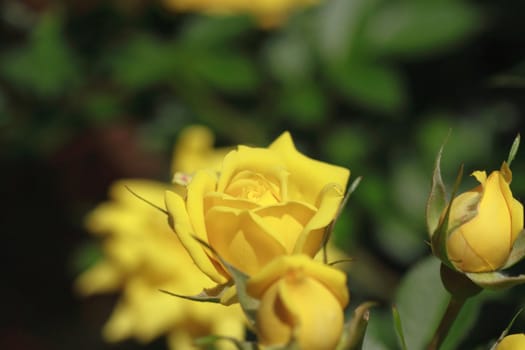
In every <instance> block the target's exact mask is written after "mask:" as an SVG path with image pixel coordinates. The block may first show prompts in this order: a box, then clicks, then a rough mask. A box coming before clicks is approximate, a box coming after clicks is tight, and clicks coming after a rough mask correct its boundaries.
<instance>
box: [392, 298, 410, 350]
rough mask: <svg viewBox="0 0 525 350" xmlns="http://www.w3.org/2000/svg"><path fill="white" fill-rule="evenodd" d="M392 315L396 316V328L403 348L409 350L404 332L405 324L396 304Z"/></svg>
mask: <svg viewBox="0 0 525 350" xmlns="http://www.w3.org/2000/svg"><path fill="white" fill-rule="evenodd" d="M392 317H393V318H394V328H395V330H396V334H397V336H398V338H399V343H400V345H401V349H402V350H407V343H406V340H405V334H404V333H403V325H402V323H401V316H400V315H399V311H398V310H397V308H396V307H395V306H393V307H392Z"/></svg>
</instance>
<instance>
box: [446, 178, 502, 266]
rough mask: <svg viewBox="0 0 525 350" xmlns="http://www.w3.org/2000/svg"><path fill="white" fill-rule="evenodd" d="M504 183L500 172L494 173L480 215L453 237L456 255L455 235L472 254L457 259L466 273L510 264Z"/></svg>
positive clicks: (487, 183)
mask: <svg viewBox="0 0 525 350" xmlns="http://www.w3.org/2000/svg"><path fill="white" fill-rule="evenodd" d="M500 180H501V181H504V180H503V179H502V178H501V176H500V174H499V172H493V173H492V174H491V175H490V176H489V177H488V178H487V180H486V182H485V184H484V188H483V194H482V198H481V201H480V202H479V204H478V214H477V215H476V216H475V217H474V218H473V219H472V220H470V221H468V222H466V223H465V224H463V225H462V226H461V227H460V229H458V230H456V231H455V232H453V233H452V234H451V236H450V237H449V242H447V251H449V252H452V251H454V248H453V247H452V245H453V242H454V238H453V237H454V236H455V235H458V234H460V235H462V236H463V238H464V240H465V242H466V247H467V248H465V252H468V254H467V255H464V256H459V257H455V258H456V259H458V260H460V261H459V264H461V265H460V266H461V267H460V268H461V270H463V271H466V272H486V271H494V270H496V269H498V268H499V267H501V266H502V265H503V264H504V263H505V261H506V260H507V257H508V254H509V252H510V246H509V241H510V239H511V219H510V213H509V211H508V208H507V204H506V201H505V197H504V196H503V193H502V191H501V186H500ZM469 250H471V251H472V252H469ZM463 254H465V253H463ZM449 255H451V254H449ZM452 255H453V254H452ZM452 255H451V256H452ZM471 255H475V256H478V257H479V258H480V259H481V260H482V261H484V264H480V262H479V259H472V260H469V259H470V258H469V256H471ZM451 258H452V257H451ZM452 259H454V258H452Z"/></svg>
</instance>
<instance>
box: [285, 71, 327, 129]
mask: <svg viewBox="0 0 525 350" xmlns="http://www.w3.org/2000/svg"><path fill="white" fill-rule="evenodd" d="M279 110H280V113H282V114H283V115H284V116H285V117H286V119H288V120H290V121H291V122H293V123H294V125H296V126H297V127H304V128H312V127H315V126H318V125H320V124H322V122H323V121H325V119H326V115H327V113H326V100H325V96H324V95H323V91H321V89H320V88H319V87H318V86H317V85H316V84H314V83H313V82H306V81H305V82H303V84H299V85H294V86H289V87H287V88H285V90H284V91H283V93H282V94H281V102H280V103H279Z"/></svg>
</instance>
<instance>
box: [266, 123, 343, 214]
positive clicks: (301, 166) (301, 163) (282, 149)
mask: <svg viewBox="0 0 525 350" xmlns="http://www.w3.org/2000/svg"><path fill="white" fill-rule="evenodd" d="M268 148H269V149H271V150H272V151H274V152H275V154H277V155H278V156H279V157H281V158H282V159H284V162H285V164H286V169H287V170H288V171H289V172H290V177H289V178H288V195H289V198H290V199H304V200H305V201H306V202H308V203H312V204H313V203H317V202H318V197H319V195H320V193H321V191H322V190H323V188H324V186H325V185H326V184H328V183H335V184H337V185H338V186H339V187H340V188H343V189H346V184H347V182H348V178H349V177H350V170H348V169H346V168H343V167H339V166H335V165H331V164H328V163H324V162H321V161H318V160H314V159H311V158H308V157H306V156H305V155H303V154H301V153H299V152H298V151H297V149H296V148H295V145H294V143H293V140H292V137H291V136H290V133H288V132H285V133H283V134H282V135H281V136H279V137H278V138H277V139H276V140H275V141H274V142H273V143H272V144H271V145H270V146H269V147H268ZM314 169H315V170H314Z"/></svg>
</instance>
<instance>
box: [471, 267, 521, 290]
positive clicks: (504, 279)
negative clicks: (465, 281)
mask: <svg viewBox="0 0 525 350" xmlns="http://www.w3.org/2000/svg"><path fill="white" fill-rule="evenodd" d="M466 275H467V277H468V278H470V279H471V280H472V282H474V283H476V284H477V285H478V286H480V287H483V288H486V289H492V290H498V289H506V288H510V287H514V286H517V285H520V284H524V283H525V275H518V276H507V275H504V274H502V273H501V272H498V271H493V272H479V273H474V272H468V273H466Z"/></svg>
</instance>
